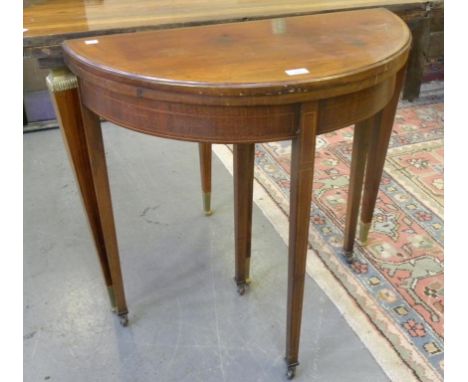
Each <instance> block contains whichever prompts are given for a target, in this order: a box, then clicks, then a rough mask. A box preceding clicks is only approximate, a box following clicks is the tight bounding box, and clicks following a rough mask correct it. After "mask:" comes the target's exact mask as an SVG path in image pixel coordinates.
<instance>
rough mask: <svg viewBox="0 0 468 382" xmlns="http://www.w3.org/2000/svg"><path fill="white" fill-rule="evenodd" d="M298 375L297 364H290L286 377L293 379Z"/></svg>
mask: <svg viewBox="0 0 468 382" xmlns="http://www.w3.org/2000/svg"><path fill="white" fill-rule="evenodd" d="M295 375H296V366H289V367H288V371H287V372H286V377H287V378H288V379H293V378H294V376H295Z"/></svg>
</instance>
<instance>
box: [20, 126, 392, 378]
mask: <svg viewBox="0 0 468 382" xmlns="http://www.w3.org/2000/svg"><path fill="white" fill-rule="evenodd" d="M104 138H105V143H106V151H107V158H108V166H109V172H110V182H111V187H112V190H113V195H112V196H113V203H114V212H115V219H116V226H117V235H118V239H119V246H120V252H121V262H122V268H123V273H124V281H125V288H126V293H127V301H128V305H129V309H130V325H129V327H127V328H123V327H121V326H120V325H119V323H118V321H117V319H116V317H115V316H113V314H112V313H111V312H110V308H109V304H108V299H107V294H106V290H105V287H104V283H103V280H102V277H101V274H100V269H99V264H98V260H97V257H96V254H95V251H94V247H93V244H92V242H91V235H90V233H89V230H88V227H87V225H86V221H85V216H84V213H83V210H82V207H81V201H80V198H79V195H78V193H77V188H76V184H75V180H74V178H73V175H72V173H71V170H70V166H69V163H68V160H67V157H66V152H65V149H64V147H63V144H62V140H61V136H60V132H59V131H58V130H50V131H44V132H36V133H30V134H26V135H24V380H25V381H44V380H50V381H132V382H134V381H163V382H165V381H203V382H208V381H236V382H237V381H247V382H248V381H284V380H285V377H284V372H285V365H284V361H283V354H284V344H285V317H286V312H285V305H286V266H287V256H286V252H287V248H286V246H285V245H284V243H283V242H282V240H281V239H280V237H279V236H278V235H277V234H276V232H275V231H274V228H273V227H272V226H271V224H270V223H269V222H268V221H267V220H266V218H265V217H264V216H263V215H262V213H261V212H260V211H259V210H258V209H257V208H256V207H254V219H253V237H254V240H253V248H252V277H253V282H252V284H251V288H250V290H249V291H248V292H247V293H246V295H244V296H243V297H240V296H238V295H237V293H236V289H235V287H234V282H233V279H232V277H233V270H234V254H233V248H234V243H233V202H232V199H233V196H232V178H231V176H230V174H229V172H228V171H227V170H226V169H225V168H224V167H223V165H222V164H221V163H220V162H219V161H218V160H217V159H216V158H214V163H213V193H214V198H213V206H214V209H215V214H214V215H213V216H211V217H209V218H207V217H205V216H203V214H202V213H201V196H200V191H199V176H198V171H199V170H198V154H197V146H196V145H195V144H192V143H181V142H174V141H169V140H163V139H158V138H153V137H148V136H144V135H140V134H137V133H133V132H130V131H128V130H125V129H122V128H117V127H115V126H113V125H110V124H105V127H104ZM300 361H301V365H300V366H299V367H298V370H297V374H296V380H297V381H325V382H333V381H340V382H347V381H360V382H365V381H369V382H380V381H388V378H387V377H386V376H385V374H384V373H383V371H382V370H381V368H380V367H379V366H378V365H377V364H376V362H375V360H374V359H373V358H372V356H371V355H370V353H369V352H368V351H367V349H366V348H365V347H364V345H363V344H362V343H361V342H360V340H359V339H358V338H357V336H356V335H355V334H354V332H353V331H352V330H351V329H350V328H349V326H348V325H347V324H346V322H345V321H344V319H343V318H342V317H341V315H340V314H339V312H338V310H337V309H336V308H335V306H334V305H333V304H332V303H331V302H330V301H329V299H328V298H327V297H326V296H325V295H324V293H323V292H322V291H321V290H320V289H319V287H318V286H317V285H316V284H315V282H314V281H313V280H312V279H310V278H309V277H307V280H306V291H305V301H304V313H303V328H302V338H301V350H300Z"/></svg>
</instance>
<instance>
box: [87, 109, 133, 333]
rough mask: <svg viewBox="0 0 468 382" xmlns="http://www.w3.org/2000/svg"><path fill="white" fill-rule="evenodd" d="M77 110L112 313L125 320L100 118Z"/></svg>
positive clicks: (90, 112)
mask: <svg viewBox="0 0 468 382" xmlns="http://www.w3.org/2000/svg"><path fill="white" fill-rule="evenodd" d="M81 114H82V120H83V130H84V135H85V138H86V146H87V147H88V150H87V151H88V158H89V163H90V167H91V172H92V177H93V183H94V189H95V192H96V200H97V211H98V213H99V218H100V221H101V227H102V234H103V238H104V245H105V247H106V253H107V259H108V262H109V268H110V273H111V276H112V286H113V292H114V297H115V306H116V313H117V314H118V315H119V316H122V317H124V320H125V321H124V323H125V324H126V316H127V313H128V309H127V302H126V299H125V292H124V286H123V280H122V271H121V269H120V259H119V249H118V246H117V234H116V231H115V224H114V215H113V212H112V201H111V194H110V187H109V179H108V176H107V166H106V158H105V154H104V143H103V140H102V131H101V121H100V119H99V116H98V115H96V114H94V113H93V112H92V111H91V110H89V109H88V108H86V107H85V106H82V107H81Z"/></svg>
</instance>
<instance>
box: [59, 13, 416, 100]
mask: <svg viewBox="0 0 468 382" xmlns="http://www.w3.org/2000/svg"><path fill="white" fill-rule="evenodd" d="M410 42H411V34H410V32H409V30H408V28H407V26H406V24H405V23H404V22H403V21H402V20H401V19H400V18H398V17H397V16H395V15H394V14H393V13H391V12H389V11H387V10H386V9H383V8H376V9H368V10H361V11H348V12H339V13H328V14H319V15H308V16H298V17H290V18H281V19H273V20H257V21H251V22H240V23H231V24H218V25H210V26H202V27H191V28H180V29H169V30H157V31H147V32H139V33H127V34H116V35H110V36H99V37H96V38H93V39H77V40H70V41H66V42H65V43H64V51H65V58H66V61H67V63H68V64H69V65H70V66H71V67H72V69H73V68H74V69H75V70H78V71H79V70H80V68H81V70H83V71H85V72H88V71H89V72H93V73H95V74H96V75H98V76H102V77H105V78H110V79H113V80H116V81H119V82H124V83H128V84H132V85H138V84H140V85H141V84H143V85H144V86H145V87H150V88H156V89H158V88H165V89H166V90H167V89H168V88H170V89H171V90H175V91H179V92H180V91H187V92H198V93H200V94H201V93H204V94H219V95H221V93H222V94H231V95H234V94H235V95H249V94H250V95H252V94H256V95H258V94H262V95H267V94H268V92H269V91H270V92H271V91H272V89H273V90H274V89H276V90H275V91H279V92H281V91H283V90H284V91H287V92H307V91H310V90H313V89H318V88H325V87H330V86H335V85H339V84H340V83H343V82H347V83H349V82H353V81H359V80H361V79H363V78H370V77H372V76H375V77H376V76H378V75H381V74H382V73H383V72H385V71H391V68H389V65H390V66H391V65H400V66H401V65H402V62H403V61H402V60H403V58H402V59H401V60H398V57H399V56H402V57H403V55H402V52H405V51H407V50H408V46H409V44H410ZM404 59H406V58H404ZM400 61H401V62H400Z"/></svg>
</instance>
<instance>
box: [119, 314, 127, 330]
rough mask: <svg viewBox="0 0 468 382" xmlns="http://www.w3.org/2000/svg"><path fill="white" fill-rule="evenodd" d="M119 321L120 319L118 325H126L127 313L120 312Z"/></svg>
mask: <svg viewBox="0 0 468 382" xmlns="http://www.w3.org/2000/svg"><path fill="white" fill-rule="evenodd" d="M119 321H120V325H122V326H124V327H125V326H128V315H127V314H122V315H121V316H119Z"/></svg>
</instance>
